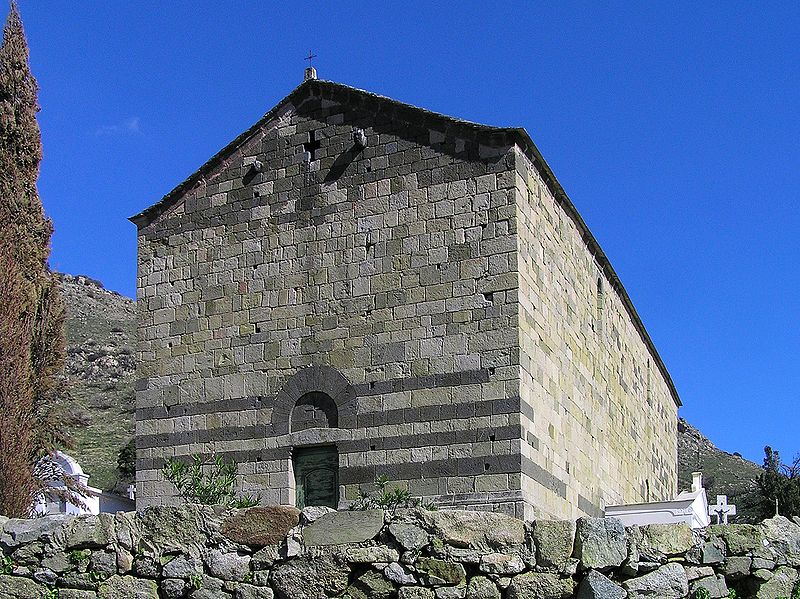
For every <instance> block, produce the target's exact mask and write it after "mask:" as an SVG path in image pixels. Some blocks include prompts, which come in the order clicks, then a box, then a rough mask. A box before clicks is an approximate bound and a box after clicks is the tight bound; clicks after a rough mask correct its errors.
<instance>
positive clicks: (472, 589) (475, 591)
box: [466, 576, 500, 599]
mask: <svg viewBox="0 0 800 599" xmlns="http://www.w3.org/2000/svg"><path fill="white" fill-rule="evenodd" d="M466 599H500V589H498V588H497V585H496V584H495V583H494V582H492V581H491V580H489V579H488V578H486V577H485V576H473V577H472V578H470V580H469V584H468V585H467V594H466Z"/></svg>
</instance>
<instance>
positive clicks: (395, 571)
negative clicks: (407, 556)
mask: <svg viewBox="0 0 800 599" xmlns="http://www.w3.org/2000/svg"><path fill="white" fill-rule="evenodd" d="M383 575H384V576H385V577H386V579H387V580H391V581H392V582H394V583H396V584H399V585H409V584H417V579H416V578H414V576H413V575H411V574H409V573H408V572H406V570H405V568H403V566H401V565H400V564H398V563H397V562H392V563H391V564H389V565H388V566H386V567H385V568H384V569H383Z"/></svg>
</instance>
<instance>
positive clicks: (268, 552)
mask: <svg viewBox="0 0 800 599" xmlns="http://www.w3.org/2000/svg"><path fill="white" fill-rule="evenodd" d="M279 557H280V554H279V553H278V548H277V547H273V546H267V547H263V548H261V549H259V550H258V551H256V552H255V553H254V554H253V561H252V565H253V569H255V570H267V569H269V568H271V567H272V564H274V563H275V562H276V561H278V558H279Z"/></svg>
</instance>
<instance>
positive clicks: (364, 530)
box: [303, 510, 383, 546]
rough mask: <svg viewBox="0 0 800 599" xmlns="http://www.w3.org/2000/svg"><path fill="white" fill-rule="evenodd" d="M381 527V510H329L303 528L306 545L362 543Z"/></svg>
mask: <svg viewBox="0 0 800 599" xmlns="http://www.w3.org/2000/svg"><path fill="white" fill-rule="evenodd" d="M381 528H383V510H366V511H353V512H331V513H329V514H325V515H323V516H321V517H320V518H319V519H317V520H316V521H315V522H313V523H312V524H310V525H308V526H306V527H305V528H304V529H303V543H305V544H306V545H307V546H322V545H343V544H347V543H363V542H364V541H369V540H371V539H374V538H375V537H376V536H378V533H379V532H380V531H381Z"/></svg>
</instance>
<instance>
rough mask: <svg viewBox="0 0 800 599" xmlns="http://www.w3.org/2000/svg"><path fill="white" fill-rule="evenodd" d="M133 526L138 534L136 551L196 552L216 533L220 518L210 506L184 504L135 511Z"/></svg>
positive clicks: (152, 552) (155, 553)
mask: <svg viewBox="0 0 800 599" xmlns="http://www.w3.org/2000/svg"><path fill="white" fill-rule="evenodd" d="M134 525H135V527H136V528H137V530H138V531H139V534H141V540H140V542H139V547H138V549H139V550H140V551H144V552H147V553H151V554H154V555H161V554H162V553H166V552H190V553H199V552H200V550H201V549H202V548H203V547H204V546H205V544H206V542H207V540H208V539H209V537H210V536H211V535H212V534H214V533H216V532H217V531H218V530H219V525H220V518H219V516H218V515H217V513H216V512H215V510H214V508H213V507H211V506H202V505H194V504H187V505H182V506H180V507H161V508H148V509H145V510H142V511H140V512H136V518H135V523H134Z"/></svg>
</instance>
